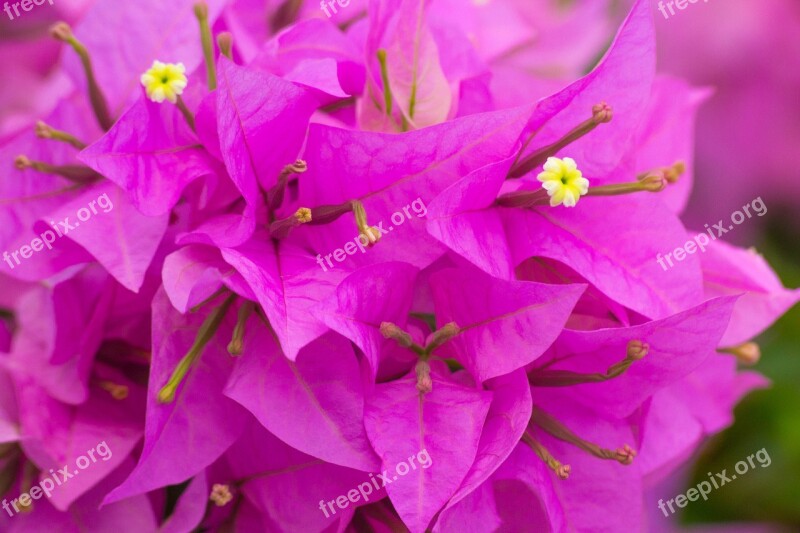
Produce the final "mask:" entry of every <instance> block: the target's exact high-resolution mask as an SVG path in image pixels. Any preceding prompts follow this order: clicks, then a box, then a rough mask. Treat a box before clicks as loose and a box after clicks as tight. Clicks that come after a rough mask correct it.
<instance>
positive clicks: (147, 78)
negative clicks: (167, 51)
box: [141, 61, 187, 104]
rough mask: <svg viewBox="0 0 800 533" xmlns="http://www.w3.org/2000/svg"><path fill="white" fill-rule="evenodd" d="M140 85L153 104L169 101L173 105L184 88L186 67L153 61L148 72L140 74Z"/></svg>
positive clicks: (181, 64)
mask: <svg viewBox="0 0 800 533" xmlns="http://www.w3.org/2000/svg"><path fill="white" fill-rule="evenodd" d="M141 81H142V85H144V88H145V90H146V91H147V97H148V98H149V99H150V100H152V101H153V102H158V103H161V102H163V101H164V100H169V101H170V102H172V103H173V104H174V103H175V102H177V101H178V96H180V95H181V94H183V90H184V89H185V88H186V84H187V80H186V67H185V66H184V65H183V63H162V62H161V61H153V66H152V67H150V70H148V71H147V72H145V73H144V74H142V78H141Z"/></svg>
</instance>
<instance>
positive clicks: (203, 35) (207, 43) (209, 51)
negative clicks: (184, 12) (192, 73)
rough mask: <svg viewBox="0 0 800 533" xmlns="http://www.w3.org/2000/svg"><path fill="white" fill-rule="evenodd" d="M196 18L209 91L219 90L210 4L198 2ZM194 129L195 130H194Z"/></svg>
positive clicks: (195, 8) (195, 9)
mask: <svg viewBox="0 0 800 533" xmlns="http://www.w3.org/2000/svg"><path fill="white" fill-rule="evenodd" d="M194 16H195V17H197V22H198V23H199V24H200V42H201V43H202V46H203V57H204V58H205V61H206V78H207V82H208V90H209V91H213V90H214V89H216V88H217V69H216V65H215V63H214V43H213V41H212V40H211V28H210V26H209V25H208V4H206V3H205V2H198V3H196V4H195V5H194ZM192 129H194V128H192Z"/></svg>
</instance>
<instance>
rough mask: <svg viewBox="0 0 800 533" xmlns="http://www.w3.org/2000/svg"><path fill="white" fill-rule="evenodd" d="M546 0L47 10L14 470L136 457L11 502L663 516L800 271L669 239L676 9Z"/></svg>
mask: <svg viewBox="0 0 800 533" xmlns="http://www.w3.org/2000/svg"><path fill="white" fill-rule="evenodd" d="M534 4H535V5H532V6H531V5H530V2H522V1H517V0H497V1H496V2H493V3H491V5H487V4H486V3H485V2H480V1H478V2H469V1H466V0H432V1H430V2H413V1H410V0H339V1H337V2H334V1H326V2H323V3H322V4H321V5H320V6H316V5H313V4H310V5H303V4H302V2H295V1H293V0H291V1H280V2H278V1H276V2H268V3H265V2H256V1H254V0H212V1H208V2H202V1H197V0H191V1H190V0H179V1H177V2H172V3H169V4H167V3H163V2H155V1H154V0H142V2H139V3H136V4H125V5H119V6H117V5H116V4H113V3H111V2H110V1H109V0H97V1H96V3H95V4H94V7H92V8H91V9H90V10H89V11H88V12H87V14H86V16H85V17H83V18H82V20H81V21H80V22H78V23H77V24H76V25H75V31H74V32H73V31H72V29H71V28H70V27H69V26H67V25H66V24H64V23H62V24H57V25H55V26H54V27H53V29H52V33H53V36H54V37H55V38H56V39H58V40H60V41H62V43H63V44H64V47H65V48H67V50H66V51H65V54H64V59H63V61H62V66H61V67H60V70H59V76H60V78H54V79H55V80H56V82H57V83H56V85H59V84H60V85H63V87H60V90H63V92H58V94H59V95H60V99H59V100H58V101H56V102H54V103H53V105H52V106H48V109H52V111H51V112H49V113H47V114H46V116H44V117H43V118H44V120H43V121H42V122H41V123H38V124H36V125H34V124H30V125H29V126H30V127H29V129H28V130H27V131H22V132H21V133H19V134H17V135H14V136H11V137H2V140H0V143H2V144H0V159H2V160H4V161H6V163H7V165H6V166H5V167H2V168H0V193H2V196H3V198H2V200H0V208H1V209H0V225H1V226H3V228H4V231H3V233H2V235H0V245H3V246H4V248H3V249H4V250H7V254H4V256H3V258H2V261H0V265H3V266H2V268H4V269H5V270H4V271H3V272H2V273H0V489H1V490H0V492H1V493H2V494H0V496H1V497H2V498H5V499H9V497H10V498H11V501H13V498H14V497H16V496H18V495H20V494H22V493H25V492H27V491H29V490H30V491H32V490H33V484H34V483H36V482H37V480H42V479H45V478H46V476H47V473H48V471H49V470H50V469H51V468H53V469H55V468H59V469H60V468H62V467H63V464H64V463H67V464H71V463H73V462H76V461H77V458H78V457H80V454H82V453H84V450H89V449H91V447H92V446H95V445H97V441H98V440H101V439H100V438H99V436H102V440H103V441H104V443H105V444H106V445H107V446H108V447H109V448H110V449H111V450H112V451H113V457H112V456H109V460H108V461H102V462H101V463H100V464H99V465H94V466H93V467H92V469H91V470H88V469H87V472H86V473H85V474H82V475H81V477H80V479H78V480H75V481H72V482H70V484H69V485H68V486H66V487H63V488H62V490H60V491H59V492H57V493H55V494H53V495H52V496H48V498H44V499H43V501H37V502H35V503H34V504H33V506H32V508H30V509H27V511H26V512H25V513H20V514H19V515H18V516H13V515H9V516H8V517H6V516H5V513H4V512H2V511H0V528H3V529H4V530H5V529H8V530H9V531H26V530H27V531H31V530H36V531H39V530H45V529H48V528H50V529H52V528H53V527H56V528H57V529H59V528H60V529H63V530H65V531H78V530H81V531H82V530H86V529H87V528H88V529H89V530H91V531H98V532H100V533H104V532H106V531H128V530H130V531H137V532H138V531H163V532H176V533H177V532H185V531H194V530H201V529H202V530H213V531H217V530H219V531H229V530H236V531H308V532H318V533H322V532H326V533H331V532H334V531H335V532H351V533H352V532H356V531H387V532H388V531H400V530H409V531H413V532H415V533H416V532H420V533H421V532H425V531H436V532H439V531H441V532H448V531H453V530H456V529H463V530H465V531H476V532H478V531H485V530H488V529H491V530H495V529H498V530H501V529H502V530H514V531H516V530H531V529H536V530H539V529H541V530H553V531H566V530H571V529H576V530H591V529H598V528H600V529H607V530H611V531H618V530H619V531H636V530H641V529H642V528H643V527H644V520H645V519H646V516H647V512H646V507H645V505H644V501H643V494H644V493H645V490H646V489H647V488H648V487H651V486H652V484H653V483H656V482H658V481H659V480H661V479H663V478H664V476H667V475H668V474H669V473H670V472H671V471H672V470H674V469H675V468H676V467H677V466H679V464H680V463H681V462H683V461H685V460H686V459H687V458H688V457H689V456H690V455H691V454H692V452H693V451H694V450H695V449H696V448H697V446H698V445H699V444H700V443H701V442H702V440H703V439H704V438H706V437H707V436H709V435H712V434H713V433H715V432H718V431H720V430H721V429H723V428H724V427H726V426H727V425H729V424H730V422H731V417H732V415H731V412H732V408H733V406H734V405H735V403H736V402H737V401H738V400H739V399H740V398H741V397H742V396H743V395H744V394H745V393H746V392H748V391H749V390H752V389H754V388H758V387H761V386H763V385H764V384H765V383H764V380H763V378H761V377H760V376H758V374H756V373H755V372H740V371H739V370H738V366H739V365H740V364H753V363H754V362H756V361H757V359H758V356H759V347H758V346H757V345H756V344H755V343H753V342H752V340H753V337H754V336H755V335H757V334H759V333H760V332H761V331H763V330H764V329H765V328H766V327H768V325H769V324H770V323H772V322H773V321H774V320H776V319H777V318H778V316H780V315H781V314H782V313H783V312H785V311H786V309H788V308H789V307H790V306H791V305H793V304H794V303H795V302H796V301H797V300H798V298H800V293H798V292H797V291H796V290H789V289H785V288H783V286H782V284H781V283H780V281H779V280H778V279H777V277H776V276H775V275H774V274H773V273H772V271H771V270H770V268H769V267H768V265H767V264H766V262H765V261H763V260H762V259H761V258H760V257H758V256H757V255H755V254H753V253H752V252H747V251H744V250H739V249H735V248H732V247H730V246H728V245H724V244H721V243H717V242H714V243H711V244H710V246H708V247H707V249H706V250H704V251H703V253H702V254H701V253H697V254H689V255H688V256H687V257H686V258H685V260H681V261H680V264H678V265H675V266H674V268H671V269H666V268H664V267H663V266H662V265H661V264H660V263H659V257H661V255H664V254H667V253H669V252H671V251H673V250H675V249H676V248H677V247H680V246H683V245H684V243H686V242H687V240H688V239H689V232H688V231H687V229H686V227H685V226H684V225H683V223H682V221H681V219H680V218H679V216H680V214H681V213H682V211H683V210H684V208H685V204H686V201H687V198H688V196H689V193H690V191H691V188H692V186H693V185H694V183H693V172H692V166H693V162H694V160H693V158H692V148H693V141H694V138H693V135H692V129H693V125H694V119H695V114H696V112H697V109H698V106H699V105H700V104H701V103H702V102H703V100H704V99H705V98H707V97H708V96H709V93H708V91H707V90H705V89H699V88H693V87H692V86H691V85H689V84H688V83H686V82H684V81H682V80H679V79H676V78H670V77H664V76H660V75H657V74H656V64H655V42H654V33H655V32H654V27H653V21H652V19H651V15H650V13H649V6H648V3H647V2H646V1H645V0H638V1H637V2H635V3H634V4H633V8H632V10H631V12H630V14H629V16H628V17H627V18H626V19H625V21H624V22H623V23H622V26H621V28H620V31H619V33H618V35H617V36H616V38H615V39H613V41H611V42H610V45H609V46H606V44H608V41H607V40H606V37H607V33H608V27H607V26H608V23H609V20H610V17H609V16H608V11H607V9H609V8H610V7H611V4H612V3H611V2H607V1H605V0H604V1H602V2H596V3H593V4H592V5H591V6H589V5H588V4H587V5H584V4H581V5H577V4H575V5H570V6H562V5H561V3H559V5H560V7H559V8H556V7H554V6H555V3H551V2H549V1H545V0H537V2H534ZM589 21H592V24H591V26H592V28H588V26H589ZM597 58H600V59H599V60H597ZM592 61H595V62H596V65H595V66H594V67H593V68H592V67H591V63H592ZM59 79H60V81H59ZM0 116H5V115H4V114H3V113H0ZM679 178H681V179H680V180H679ZM101 200H102V201H101ZM98 205H99V206H100V210H97V211H95V212H93V213H91V216H84V215H86V214H87V213H89V209H90V207H91V206H94V207H95V208H96V207H97V206H98ZM104 206H105V207H104ZM76 218H77V219H78V220H77V221H76ZM62 223H63V224H62ZM73 223H74V224H73ZM70 226H71V227H70ZM59 227H63V228H64V230H65V233H64V235H63V236H66V237H68V238H67V239H62V238H59V239H57V240H55V239H54V240H55V241H56V242H53V243H50V242H49V241H48V240H47V239H45V237H44V235H45V232H50V233H52V232H53V230H56V229H58V228H59ZM68 227H69V230H68V231H66V230H67V228H68ZM61 236H62V234H61V233H60V232H59V237H61ZM38 237H41V238H40V242H39V243H38V244H36V239H37V238H38ZM44 242H47V244H48V246H45V245H44ZM50 245H52V246H50ZM32 251H35V252H36V253H35V254H34V253H32ZM618 502H623V503H622V504H621V505H622V506H623V507H620V505H619V504H618ZM26 507H27V506H26ZM621 508H624V512H620V509H621ZM129 515H135V516H129ZM7 526H8V527H7Z"/></svg>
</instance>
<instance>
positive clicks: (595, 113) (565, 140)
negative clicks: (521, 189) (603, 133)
mask: <svg viewBox="0 0 800 533" xmlns="http://www.w3.org/2000/svg"><path fill="white" fill-rule="evenodd" d="M613 117H614V112H613V110H612V109H611V106H609V105H608V104H607V103H605V102H601V103H599V104H596V105H595V106H593V107H592V118H590V119H588V120H586V121H585V122H582V123H581V124H580V125H578V126H577V127H575V128H574V129H573V130H572V131H570V132H569V133H567V134H566V135H565V136H564V137H562V138H561V139H559V140H558V141H556V142H554V143H553V144H549V145H547V146H544V147H542V148H539V149H538V150H536V151H535V152H533V153H532V154H531V155H529V156H528V157H526V158H525V159H523V160H522V161H519V162H518V163H517V164H516V165H514V167H513V168H512V169H511V171H510V172H509V173H508V177H509V178H510V179H516V178H521V177H522V176H524V175H525V174H527V173H528V172H530V171H531V170H533V169H535V168H538V167H540V166H542V165H543V164H544V163H545V161H547V158H548V157H552V156H554V155H555V154H556V153H557V152H558V151H560V150H562V149H563V148H565V147H566V146H569V145H570V144H572V143H573V142H575V141H577V140H578V139H580V138H581V137H583V136H584V135H587V134H588V133H589V132H591V131H592V130H594V129H595V128H596V127H597V126H599V125H600V124H606V123H608V122H611V119H612V118H613Z"/></svg>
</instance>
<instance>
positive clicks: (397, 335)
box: [380, 322, 427, 356]
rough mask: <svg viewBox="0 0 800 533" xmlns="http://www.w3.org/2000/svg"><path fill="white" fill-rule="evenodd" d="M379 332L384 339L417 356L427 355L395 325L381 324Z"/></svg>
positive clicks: (409, 336) (406, 333)
mask: <svg viewBox="0 0 800 533" xmlns="http://www.w3.org/2000/svg"><path fill="white" fill-rule="evenodd" d="M380 331H381V335H383V338H384V339H392V340H394V341H395V342H397V344H399V345H400V346H401V347H403V348H408V349H410V350H412V351H414V353H416V354H417V355H420V356H426V355H427V353H426V351H425V348H423V347H422V346H420V345H419V344H417V343H415V342H414V339H413V338H411V335H410V334H409V333H408V332H406V331H403V330H402V329H400V327H399V326H397V325H396V324H393V323H392V322H381V327H380Z"/></svg>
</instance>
